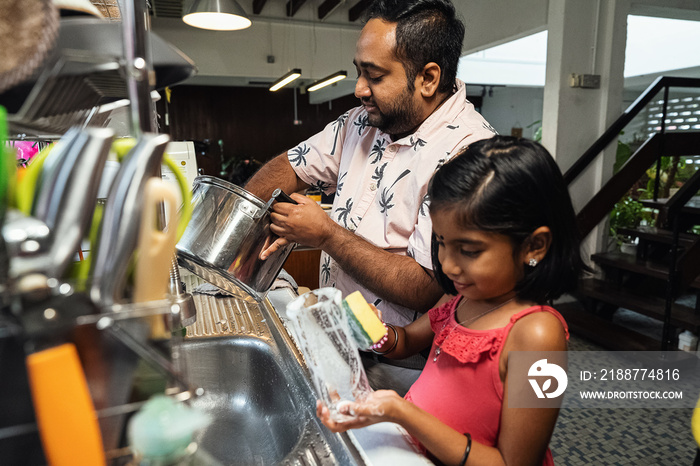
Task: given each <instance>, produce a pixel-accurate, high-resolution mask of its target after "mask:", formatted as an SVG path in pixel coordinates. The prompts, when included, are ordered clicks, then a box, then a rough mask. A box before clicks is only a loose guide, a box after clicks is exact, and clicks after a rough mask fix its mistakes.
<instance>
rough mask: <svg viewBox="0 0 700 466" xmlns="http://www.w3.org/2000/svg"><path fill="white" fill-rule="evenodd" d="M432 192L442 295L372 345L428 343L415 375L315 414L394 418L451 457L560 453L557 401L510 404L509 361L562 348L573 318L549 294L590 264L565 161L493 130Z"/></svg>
mask: <svg viewBox="0 0 700 466" xmlns="http://www.w3.org/2000/svg"><path fill="white" fill-rule="evenodd" d="M428 194H429V196H430V201H431V204H430V216H431V219H432V222H433V265H434V270H435V275H436V277H437V280H438V282H439V283H440V284H441V285H442V287H443V289H444V290H445V292H446V293H447V296H446V297H444V298H443V299H442V300H441V301H440V302H438V305H437V307H435V308H434V309H431V310H430V311H429V312H428V313H426V314H424V315H423V316H422V317H420V318H419V319H418V320H416V321H415V322H413V323H411V324H410V325H408V326H406V327H404V328H400V327H395V328H394V327H393V326H389V331H388V340H387V341H386V342H385V343H384V344H383V345H382V346H381V347H380V348H378V349H377V350H375V352H377V353H379V354H382V355H384V356H386V357H389V358H405V357H407V356H410V355H412V354H415V353H416V352H418V351H422V350H424V349H426V348H428V347H429V346H430V355H429V357H428V362H427V364H426V366H425V368H424V369H423V372H422V374H421V376H420V378H419V379H418V380H417V381H416V383H415V384H414V385H413V386H412V387H411V389H410V390H409V392H408V393H407V394H406V397H405V398H401V397H399V396H398V395H397V394H396V393H395V392H393V391H390V390H381V391H376V392H373V393H372V394H371V395H370V396H369V397H368V399H367V400H365V401H363V402H361V403H350V404H348V405H347V406H346V411H347V412H348V413H353V412H354V414H355V415H356V418H355V419H354V420H352V421H347V422H343V423H337V422H334V421H333V420H331V419H330V417H329V414H330V413H329V411H328V409H327V408H326V406H324V405H323V404H321V403H319V406H318V409H317V414H318V416H319V418H320V419H321V421H322V422H323V423H324V424H325V425H326V426H327V427H328V428H330V429H331V430H333V431H334V432H342V431H345V430H348V429H351V428H359V427H364V426H367V425H370V424H374V423H378V422H384V421H391V422H396V423H398V424H400V425H401V426H403V427H404V428H405V429H406V430H407V431H408V432H409V433H410V434H411V435H412V436H413V437H414V438H415V439H416V440H417V441H418V442H420V444H421V445H422V447H423V448H424V449H425V450H426V453H427V454H428V456H430V457H431V458H432V459H434V460H437V461H439V462H441V463H444V464H459V465H463V464H467V465H470V466H478V465H489V466H491V465H499V464H507V465H509V466H512V465H526V464H527V465H541V464H545V465H549V464H553V461H552V455H551V452H550V451H549V448H548V444H549V440H550V437H551V435H552V431H553V430H554V425H555V422H556V419H557V415H558V409H556V408H509V407H508V384H509V380H508V371H507V367H508V366H507V364H508V356H509V354H510V353H511V352H512V351H566V349H567V339H568V329H567V326H566V323H565V322H564V319H563V318H562V316H561V315H560V314H559V313H558V312H557V311H555V310H554V309H552V308H551V307H549V306H547V305H546V303H548V302H551V301H552V300H554V299H555V298H557V297H559V296H560V295H562V294H563V293H565V292H568V291H571V290H572V289H573V288H574V287H575V285H576V282H577V279H578V277H579V274H580V272H581V270H582V269H583V267H584V265H583V261H582V260H581V255H580V253H579V240H578V232H577V229H576V220H575V217H574V210H573V207H572V205H571V199H570V198H569V193H568V191H567V188H566V185H565V183H564V180H563V178H562V175H561V172H560V171H559V168H558V167H557V165H556V164H555V162H554V160H553V159H552V157H551V156H550V155H549V153H548V152H547V151H546V150H545V149H544V148H543V147H542V146H540V145H539V144H537V143H535V142H532V141H528V140H524V139H516V138H513V137H503V136H496V137H494V138H492V139H488V140H484V141H480V142H477V143H474V144H472V145H471V146H470V147H469V148H468V149H466V150H465V151H463V152H462V153H461V154H460V155H458V156H456V157H455V158H454V159H453V160H451V161H450V162H448V163H447V164H445V165H444V166H443V167H442V168H441V169H440V170H438V171H437V172H436V174H435V175H434V177H433V180H432V182H431V184H430V187H429V188H428ZM431 345H432V346H431ZM511 383H515V382H511ZM525 384H527V382H525Z"/></svg>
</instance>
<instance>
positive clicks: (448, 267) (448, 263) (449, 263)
mask: <svg viewBox="0 0 700 466" xmlns="http://www.w3.org/2000/svg"><path fill="white" fill-rule="evenodd" d="M438 260H439V261H440V266H441V267H442V271H443V273H445V275H451V276H453V277H454V276H457V275H459V274H460V272H461V270H460V268H459V266H458V265H457V262H455V261H454V260H452V256H451V255H450V254H448V253H447V252H444V251H443V252H442V253H441V254H439V255H438Z"/></svg>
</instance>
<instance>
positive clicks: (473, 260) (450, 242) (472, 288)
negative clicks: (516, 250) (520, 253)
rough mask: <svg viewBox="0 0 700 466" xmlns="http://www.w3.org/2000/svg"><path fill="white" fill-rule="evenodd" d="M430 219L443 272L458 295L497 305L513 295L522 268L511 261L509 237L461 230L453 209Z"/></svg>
mask: <svg viewBox="0 0 700 466" xmlns="http://www.w3.org/2000/svg"><path fill="white" fill-rule="evenodd" d="M430 217H431V218H432V221H433V231H434V232H435V235H436V237H437V242H438V260H439V261H440V265H441V266H442V271H443V272H444V274H445V275H446V276H447V277H448V278H449V279H450V280H452V282H453V283H454V286H455V289H456V290H457V292H458V293H459V294H461V295H462V296H464V297H466V298H469V299H471V300H474V301H490V300H496V301H498V300H499V298H506V297H507V295H508V294H510V293H511V292H512V291H513V289H514V288H515V284H516V283H517V282H518V280H520V279H521V278H522V276H523V273H524V266H523V262H522V261H521V260H520V259H519V258H518V259H516V258H514V257H513V245H512V243H511V240H510V238H509V237H507V236H505V235H502V234H499V233H491V232H487V231H482V230H471V229H465V228H463V227H460V226H459V218H458V215H457V212H456V210H455V209H443V210H438V211H436V212H431V214H430Z"/></svg>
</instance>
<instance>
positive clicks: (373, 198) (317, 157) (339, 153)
mask: <svg viewBox="0 0 700 466" xmlns="http://www.w3.org/2000/svg"><path fill="white" fill-rule="evenodd" d="M494 133H495V131H494V129H493V128H492V127H491V125H489V124H488V123H487V122H486V120H485V119H484V118H483V117H482V116H481V115H480V114H479V113H478V112H477V111H476V110H475V109H474V106H473V105H472V104H471V103H470V102H469V101H468V100H467V97H466V89H465V86H464V83H462V82H461V81H459V80H458V81H457V92H455V94H453V95H452V96H451V97H450V98H449V99H448V100H447V101H445V103H444V104H443V105H442V106H440V108H438V109H437V110H436V111H435V112H434V113H433V114H432V115H430V117H428V118H427V119H426V120H425V121H424V122H423V124H421V126H420V127H419V128H418V129H417V130H416V132H414V133H413V134H411V135H409V136H406V137H404V138H402V139H400V140H398V141H394V142H392V141H391V138H390V136H389V135H388V134H386V133H383V132H382V131H380V130H378V129H377V128H375V127H372V126H369V125H368V122H367V112H365V110H364V109H363V108H362V107H357V108H354V109H352V110H350V111H348V112H347V113H345V114H343V115H342V116H340V117H339V118H338V119H337V120H335V121H333V122H331V123H329V124H328V125H327V126H326V128H325V129H324V130H323V131H321V132H320V133H318V134H316V135H314V136H312V137H311V138H309V139H308V140H306V141H304V142H302V143H301V144H299V145H298V146H296V147H294V148H292V149H291V150H289V151H288V156H289V161H290V163H291V164H292V167H294V170H295V171H296V173H297V175H298V176H299V178H300V179H301V180H303V181H304V182H305V183H308V184H309V185H312V186H319V187H320V188H321V189H322V190H323V191H324V192H325V193H326V194H331V193H335V194H336V196H335V200H334V203H333V209H332V211H331V216H332V218H333V220H335V221H336V222H337V223H339V224H340V225H342V226H343V227H345V228H347V229H348V230H350V231H352V232H354V233H355V234H357V235H360V236H361V237H362V238H364V239H365V240H367V241H369V242H370V243H372V244H374V245H375V246H377V247H380V248H382V249H385V250H387V251H390V252H392V253H395V254H401V255H408V256H410V257H412V258H413V259H415V260H416V262H418V263H419V264H420V265H422V266H423V267H425V268H428V269H430V268H432V265H431V260H430V234H431V232H432V224H431V222H430V216H429V214H428V209H427V204H428V200H427V196H426V193H427V189H428V182H429V181H430V178H431V176H432V175H433V173H434V172H435V170H436V169H437V168H439V167H440V166H441V165H442V164H444V163H445V161H447V160H449V159H450V158H451V157H452V156H453V155H455V154H456V153H457V152H459V150H460V149H462V148H463V147H465V146H467V145H469V144H470V143H472V142H474V141H477V140H480V139H485V138H489V137H491V136H493V135H494ZM320 284H321V286H334V287H336V288H338V289H340V290H341V291H342V293H343V296H345V295H347V294H349V293H351V292H353V291H356V290H360V291H361V292H362V294H363V295H364V297H365V298H366V299H367V301H368V302H370V303H375V302H377V300H381V298H382V297H381V296H375V295H374V294H373V293H371V292H370V291H369V290H367V289H365V288H364V287H362V286H361V285H360V284H359V283H357V282H355V280H353V278H352V277H350V276H349V275H347V274H345V273H344V272H343V270H341V269H340V267H339V266H338V265H337V264H336V263H335V262H334V261H333V260H332V259H331V258H330V256H328V255H327V254H325V253H324V254H322V256H321V264H320ZM377 307H378V308H379V309H380V310H381V311H382V315H383V318H384V320H386V321H387V322H389V323H393V324H397V325H405V324H407V323H409V322H410V321H411V320H413V319H414V317H415V311H414V310H411V309H407V308H405V307H402V306H399V305H397V304H394V303H390V302H387V301H385V300H381V301H380V302H379V304H378V305H377Z"/></svg>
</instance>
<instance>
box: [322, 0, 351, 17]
mask: <svg viewBox="0 0 700 466" xmlns="http://www.w3.org/2000/svg"><path fill="white" fill-rule="evenodd" d="M343 3H345V0H326V1H325V2H323V3H321V4H320V5H319V6H318V19H323V18H325V17H326V16H328V15H330V14H331V13H333V11H334V10H335V9H336V8H338V7H339V6H340V5H342V4H343Z"/></svg>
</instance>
